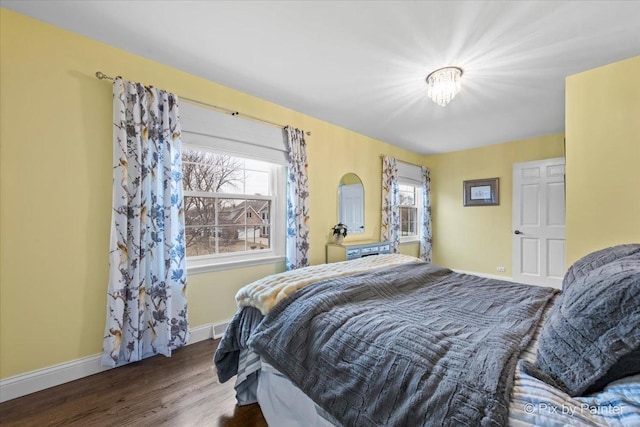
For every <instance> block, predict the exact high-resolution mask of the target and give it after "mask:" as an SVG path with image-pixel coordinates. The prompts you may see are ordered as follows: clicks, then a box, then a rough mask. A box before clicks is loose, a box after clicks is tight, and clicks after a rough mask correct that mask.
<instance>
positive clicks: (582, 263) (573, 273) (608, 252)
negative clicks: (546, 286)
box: [562, 243, 640, 291]
mask: <svg viewBox="0 0 640 427" xmlns="http://www.w3.org/2000/svg"><path fill="white" fill-rule="evenodd" d="M637 253H640V243H630V244H626V245H617V246H612V247H610V248H605V249H600V250H599V251H595V252H591V253H590V254H588V255H585V256H584V257H582V258H580V259H579V260H578V261H576V262H575V263H573V265H572V266H571V267H569V270H567V273H566V274H565V275H564V278H563V279H562V290H563V291H566V290H567V289H568V287H569V286H571V284H572V283H573V282H575V281H576V280H580V279H581V278H583V277H584V276H586V275H587V274H589V273H590V272H591V271H593V270H595V269H596V268H598V267H601V266H603V265H605V264H608V263H610V262H611V261H615V260H617V259H620V258H624V257H626V256H629V255H633V254H637Z"/></svg>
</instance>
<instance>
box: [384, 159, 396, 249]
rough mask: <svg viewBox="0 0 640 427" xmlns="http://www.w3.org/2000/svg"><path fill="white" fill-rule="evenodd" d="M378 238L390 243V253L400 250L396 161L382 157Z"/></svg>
mask: <svg viewBox="0 0 640 427" xmlns="http://www.w3.org/2000/svg"><path fill="white" fill-rule="evenodd" d="M380 231H381V233H380V239H381V241H383V242H386V241H388V242H389V243H390V244H391V253H398V252H400V248H399V246H400V190H399V186H398V162H397V161H396V159H395V158H394V157H386V156H385V157H383V158H382V223H381V230H380Z"/></svg>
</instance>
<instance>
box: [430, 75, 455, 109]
mask: <svg viewBox="0 0 640 427" xmlns="http://www.w3.org/2000/svg"><path fill="white" fill-rule="evenodd" d="M460 77H462V69H461V68H458V67H445V68H440V69H438V70H435V71H433V72H432V73H430V74H429V75H428V76H427V95H429V98H431V99H432V100H433V102H435V103H436V104H438V105H442V106H443V107H444V106H445V105H447V104H448V103H449V102H451V100H452V99H453V98H455V96H456V95H457V94H458V92H460V87H461V84H460Z"/></svg>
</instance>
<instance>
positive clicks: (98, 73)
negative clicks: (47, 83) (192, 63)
mask: <svg viewBox="0 0 640 427" xmlns="http://www.w3.org/2000/svg"><path fill="white" fill-rule="evenodd" d="M96 77H97V78H98V79H99V80H111V81H113V80H115V79H114V78H113V77H111V76H107V75H106V74H105V73H103V72H102V71H96ZM179 97H180V99H184V100H185V101H188V102H191V103H193V104H200V105H204V106H206V107H211V108H215V109H216V110H221V111H223V112H225V113H227V114H231V115H232V116H240V117H245V118H247V119H249V120H254V121H256V122H260V123H265V124H267V125H270V126H275V127H278V128H285V127H286V126H284V125H281V124H279V123H274V122H270V121H269V120H265V119H261V118H259V117H255V116H251V115H249V114H245V113H241V112H239V111H235V110H230V109H229V108H225V107H220V106H219V105H215V104H209V103H207V102H203V101H198V100H197V99H191V98H187V97H186V96H180V95H179ZM305 134H306V135H308V136H309V135H311V132H308V131H307V132H305Z"/></svg>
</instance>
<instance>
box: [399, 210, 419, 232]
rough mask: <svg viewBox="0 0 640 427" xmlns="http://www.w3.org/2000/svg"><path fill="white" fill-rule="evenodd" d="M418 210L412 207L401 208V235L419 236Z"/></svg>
mask: <svg viewBox="0 0 640 427" xmlns="http://www.w3.org/2000/svg"><path fill="white" fill-rule="evenodd" d="M417 217H418V209H417V208H411V207H405V206H401V207H400V235H401V236H403V237H406V236H417V235H418V227H417V225H418V221H417Z"/></svg>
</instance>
